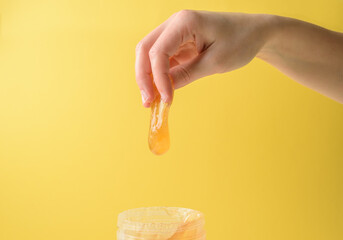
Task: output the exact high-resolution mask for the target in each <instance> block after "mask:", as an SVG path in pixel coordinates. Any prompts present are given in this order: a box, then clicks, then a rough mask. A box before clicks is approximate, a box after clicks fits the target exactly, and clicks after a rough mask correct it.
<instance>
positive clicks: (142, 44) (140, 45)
mask: <svg viewBox="0 0 343 240" xmlns="http://www.w3.org/2000/svg"><path fill="white" fill-rule="evenodd" d="M144 49H145V42H144V41H143V40H141V41H139V42H138V44H137V45H136V53H138V52H140V51H142V50H144Z"/></svg>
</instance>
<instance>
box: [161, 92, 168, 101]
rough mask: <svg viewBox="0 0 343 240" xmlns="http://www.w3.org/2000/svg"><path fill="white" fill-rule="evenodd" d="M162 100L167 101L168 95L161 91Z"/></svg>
mask: <svg viewBox="0 0 343 240" xmlns="http://www.w3.org/2000/svg"><path fill="white" fill-rule="evenodd" d="M161 100H162V102H164V103H166V102H167V96H166V95H165V94H163V93H161Z"/></svg>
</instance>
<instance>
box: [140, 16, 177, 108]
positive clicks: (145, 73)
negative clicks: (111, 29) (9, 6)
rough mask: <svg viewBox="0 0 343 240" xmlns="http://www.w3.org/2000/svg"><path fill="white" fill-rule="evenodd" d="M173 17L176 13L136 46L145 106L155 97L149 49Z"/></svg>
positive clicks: (148, 105)
mask: <svg viewBox="0 0 343 240" xmlns="http://www.w3.org/2000/svg"><path fill="white" fill-rule="evenodd" d="M173 17H174V15H173V16H171V17H170V18H169V19H168V20H166V21H165V22H164V23H162V24H161V25H160V26H158V27H157V28H155V29H154V30H153V31H152V32H150V33H149V34H148V35H147V36H146V37H144V38H143V40H141V41H140V42H139V43H138V45H137V47H136V62H135V71H136V81H137V84H138V87H139V89H140V91H141V95H142V102H143V106H144V107H150V103H151V102H152V101H153V100H154V98H155V96H154V88H153V83H152V78H151V76H150V74H151V72H152V71H151V63H150V58H149V51H150V49H151V47H152V46H153V44H154V43H155V41H156V40H157V38H158V37H159V36H160V34H161V33H162V32H163V30H164V28H165V27H166V26H167V25H168V23H169V22H170V20H171V19H172V18H173Z"/></svg>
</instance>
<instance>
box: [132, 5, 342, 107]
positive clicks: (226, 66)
mask: <svg viewBox="0 0 343 240" xmlns="http://www.w3.org/2000/svg"><path fill="white" fill-rule="evenodd" d="M255 57H258V58H260V59H262V60H264V61H265V62H267V63H269V64H271V65H272V66H274V67H276V68H277V69H279V70H280V71H281V72H282V73H284V74H286V75H287V76H289V77H290V78H292V79H293V80H295V81H297V82H299V83H300V84H302V85H304V86H307V87H309V88H311V89H313V90H315V91H317V92H319V93H321V94H323V95H325V96H327V97H329V98H331V99H334V100H336V101H338V102H340V103H343V33H339V32H334V31H330V30H328V29H325V28H322V27H319V26H316V25H313V24H310V23H307V22H303V21H300V20H296V19H292V18H286V17H280V16H275V15H268V14H245V13H224V12H206V11H193V10H182V11H180V12H177V13H175V14H173V15H172V16H171V17H170V18H169V19H167V20H166V21H165V22H164V23H162V24H161V25H160V26H158V27H157V28H156V29H154V30H153V31H152V32H150V33H149V34H148V35H147V36H146V37H144V39H142V40H141V41H140V42H139V44H138V45H137V48H136V66H135V67H136V80H137V83H138V86H139V89H140V91H141V94H142V101H143V106H145V107H150V104H151V102H152V101H153V100H154V98H155V93H154V89H153V82H152V80H151V74H153V76H154V83H155V85H156V87H157V90H158V92H159V93H160V94H161V98H162V100H163V101H164V102H167V103H171V102H172V100H173V92H174V91H173V89H177V88H180V87H183V86H185V85H187V84H189V83H191V82H193V81H195V80H197V79H200V78H202V77H205V76H208V75H212V74H216V73H225V72H230V71H232V70H235V69H238V68H241V67H243V66H245V65H246V64H248V63H249V62H250V61H251V60H252V59H254V58H255ZM169 76H171V79H173V83H172V82H171V81H170V78H169Z"/></svg>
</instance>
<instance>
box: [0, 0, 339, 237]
mask: <svg viewBox="0 0 343 240" xmlns="http://www.w3.org/2000/svg"><path fill="white" fill-rule="evenodd" d="M184 8H188V9H201V10H213V11H241V12H257V13H273V14H279V15H285V16H290V17H296V18H299V19H303V20H306V21H311V22H313V23H316V24H319V25H321V26H324V27H327V28H330V29H332V30H336V31H343V24H342V23H343V14H342V10H343V2H342V0H327V1H310V0H304V1H299V0H287V1H275V0H260V1H255V0H250V1H244V0H231V1H228V0H211V1H209V0H193V1H191V0H188V1H187V0H182V1H181V0H174V1H168V2H167V1H161V0H146V1H139V0H128V1H124V0H122V1H119V0H112V1H110V0H107V1H100V0H93V1H85V0H78V1H75V0H56V1H49V0H44V1H43V0H26V1H24V0H23V1H16V0H12V1H6V0H5V1H4V0H3V1H1V2H0V14H1V35H0V36H1V37H0V239H1V240H24V239H25V240H40V239H44V240H46V239H49V240H55V239H56V240H57V239H58V240H60V239H64V240H78V239H82V240H87V239H92V240H94V239H102V240H105V239H108V240H111V239H116V237H115V231H116V218H117V215H118V213H120V212H121V211H123V210H126V209H129V208H136V207H142V206H160V205H162V206H180V207H189V208H194V209H197V210H200V211H202V212H204V213H205V215H206V221H207V225H206V226H207V232H208V240H219V239H223V240H226V239H227V240H231V239H232V240H283V239H284V240H290V239H292V240H293V239H296V240H298V239H299V240H307V239H308V240H339V239H343V124H342V123H343V107H342V105H341V104H339V103H336V102H334V101H333V100H330V99H328V98H326V97H323V96H322V95H320V94H318V93H316V92H314V91H312V90H309V89H307V88H305V87H303V86H301V85H299V84H297V83H295V82H293V81H292V80H290V79H289V78H287V77H285V76H284V75H282V74H281V73H279V72H278V71H277V70H275V69H273V68H272V67H270V66H269V65H267V64H265V63H264V62H262V61H259V60H254V61H253V62H252V63H251V64H249V65H248V66H247V67H245V68H243V69H240V70H237V71H234V72H232V73H227V74H223V75H215V76H211V77H207V78H206V79H204V80H200V81H198V82H196V83H193V84H192V85H190V86H187V87H185V88H183V89H181V90H178V91H177V92H176V96H175V101H174V104H173V106H172V109H171V113H170V129H171V149H170V151H169V152H168V153H167V154H166V155H164V156H162V157H156V156H154V155H152V154H151V153H150V152H149V150H148V146H147V133H148V124H149V118H150V116H149V114H150V111H149V110H148V109H144V108H143V107H142V106H141V102H140V101H141V97H140V94H139V91H138V88H137V86H136V83H135V78H134V76H135V74H134V58H135V57H134V49H135V45H136V43H137V42H138V41H139V40H140V39H141V38H143V37H144V36H145V34H147V33H148V32H149V31H151V30H152V29H153V28H154V27H156V26H157V25H159V24H160V23H161V22H162V21H164V20H165V19H166V18H167V17H168V16H170V15H171V14H172V13H174V12H176V11H179V10H181V9H184Z"/></svg>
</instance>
